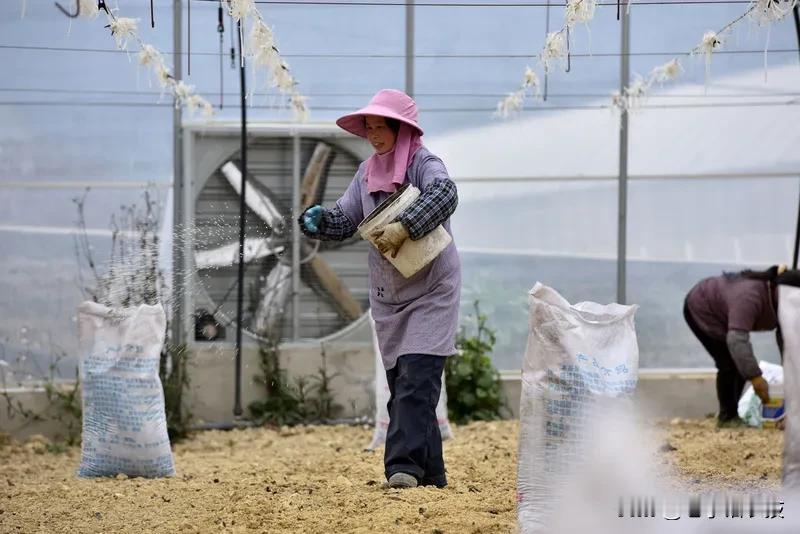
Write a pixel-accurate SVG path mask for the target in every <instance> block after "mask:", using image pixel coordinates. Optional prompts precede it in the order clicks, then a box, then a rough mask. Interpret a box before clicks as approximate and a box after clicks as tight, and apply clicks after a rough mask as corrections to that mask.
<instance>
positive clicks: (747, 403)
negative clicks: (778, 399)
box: [737, 360, 783, 428]
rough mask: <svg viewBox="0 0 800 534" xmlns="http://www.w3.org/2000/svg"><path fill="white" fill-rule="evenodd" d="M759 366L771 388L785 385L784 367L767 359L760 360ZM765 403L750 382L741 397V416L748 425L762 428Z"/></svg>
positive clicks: (739, 410)
mask: <svg viewBox="0 0 800 534" xmlns="http://www.w3.org/2000/svg"><path fill="white" fill-rule="evenodd" d="M758 366H759V367H760V368H761V374H762V376H763V377H764V380H766V381H767V384H769V386H770V388H772V386H783V367H781V366H780V365H775V364H774V363H769V362H765V361H763V360H762V361H759V362H758ZM762 408H763V405H762V404H761V399H759V398H758V395H756V392H755V391H754V390H753V385H752V384H748V385H747V387H746V388H745V390H744V393H742V397H741V398H740V399H739V408H738V410H737V411H738V412H739V417H740V418H741V419H742V420H743V421H744V422H745V423H747V425H748V426H752V427H756V428H761V425H762V417H761V412H762Z"/></svg>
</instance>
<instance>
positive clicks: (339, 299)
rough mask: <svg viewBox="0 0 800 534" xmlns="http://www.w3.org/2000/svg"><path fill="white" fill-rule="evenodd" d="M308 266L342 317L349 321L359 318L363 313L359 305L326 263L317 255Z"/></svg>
mask: <svg viewBox="0 0 800 534" xmlns="http://www.w3.org/2000/svg"><path fill="white" fill-rule="evenodd" d="M309 265H310V266H311V270H312V271H314V274H315V275H317V278H318V279H319V281H320V283H321V284H322V287H323V288H325V291H327V292H328V295H330V296H331V298H332V299H333V302H334V304H336V307H337V308H339V310H340V312H341V313H342V315H344V316H345V317H346V318H347V319H349V320H351V321H352V320H355V319H357V318H359V317H361V314H362V313H364V312H363V310H362V309H361V304H360V303H359V302H358V301H357V300H356V299H355V297H353V294H352V293H350V290H349V289H348V288H347V286H346V285H344V284H343V283H342V280H341V279H340V278H339V276H338V275H337V274H336V273H335V272H334V271H333V269H331V266H330V265H329V264H328V262H327V261H325V260H324V259H322V258H321V257H320V256H319V255H315V256H314V257H313V258H312V259H311V261H310V262H309Z"/></svg>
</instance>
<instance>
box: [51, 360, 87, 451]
mask: <svg viewBox="0 0 800 534" xmlns="http://www.w3.org/2000/svg"><path fill="white" fill-rule="evenodd" d="M80 386H81V379H80V374H79V373H78V370H77V369H76V370H75V383H74V384H69V385H66V386H64V385H59V384H56V383H55V382H53V381H52V380H49V381H47V382H45V383H44V391H45V394H46V395H47V401H48V402H49V403H50V406H52V407H53V408H54V410H55V413H54V415H53V416H52V417H51V418H52V419H53V420H55V421H58V422H59V423H60V425H61V427H62V428H63V429H64V431H65V432H66V435H65V436H64V443H65V444H66V445H68V446H70V447H72V446H74V445H78V444H80V442H81V433H82V431H83V419H82V417H83V407H82V405H81V396H80ZM59 437H60V436H59Z"/></svg>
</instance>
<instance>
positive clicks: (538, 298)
mask: <svg viewBox="0 0 800 534" xmlns="http://www.w3.org/2000/svg"><path fill="white" fill-rule="evenodd" d="M529 306H530V323H529V329H530V333H529V336H528V345H527V348H526V350H525V359H524V361H523V364H522V397H521V401H520V437H519V439H520V446H519V473H518V479H517V485H518V494H517V500H518V512H519V527H520V532H522V533H523V534H526V533H533V532H549V531H550V530H549V528H548V525H549V523H550V521H551V516H550V515H549V514H550V513H552V511H553V509H554V508H555V505H556V503H557V502H560V501H561V500H562V499H563V498H565V496H564V495H563V492H564V491H565V490H564V487H565V484H566V481H567V479H568V478H569V477H570V476H571V475H572V474H573V473H575V472H576V471H579V470H580V469H581V463H582V462H584V461H585V450H586V447H587V446H588V445H590V444H589V443H586V439H587V438H586V432H587V431H588V427H589V423H590V422H591V421H592V420H593V419H594V418H595V417H598V416H600V415H602V414H603V413H605V412H604V411H603V407H606V408H617V409H619V408H620V407H619V406H618V405H619V404H620V403H624V402H625V400H627V399H629V398H630V397H631V395H632V394H633V392H634V390H635V388H636V382H637V379H638V373H639V347H638V343H637V341H636V331H635V327H634V322H633V316H634V314H635V312H636V309H637V308H638V307H637V306H622V305H619V304H609V305H607V306H603V305H600V304H595V303H592V302H582V303H579V304H576V305H570V303H569V302H567V301H566V300H565V299H564V298H563V297H562V296H561V295H559V294H558V293H557V292H556V291H555V290H553V289H551V288H549V287H547V286H544V285H542V284H540V283H537V284H536V285H535V286H534V287H533V289H531V291H530V295H529ZM614 413H626V412H625V411H624V409H623V410H622V411H615V412H614Z"/></svg>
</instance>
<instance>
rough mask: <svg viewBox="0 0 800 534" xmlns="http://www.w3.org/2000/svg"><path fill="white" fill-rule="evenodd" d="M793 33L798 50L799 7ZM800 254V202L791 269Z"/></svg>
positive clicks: (795, 9)
mask: <svg viewBox="0 0 800 534" xmlns="http://www.w3.org/2000/svg"><path fill="white" fill-rule="evenodd" d="M793 16H794V31H795V34H796V35H797V48H798V50H800V5H796V6H794V9H793ZM798 254H800V201H798V204H797V228H796V229H795V232H794V256H792V269H797V256H798Z"/></svg>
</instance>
